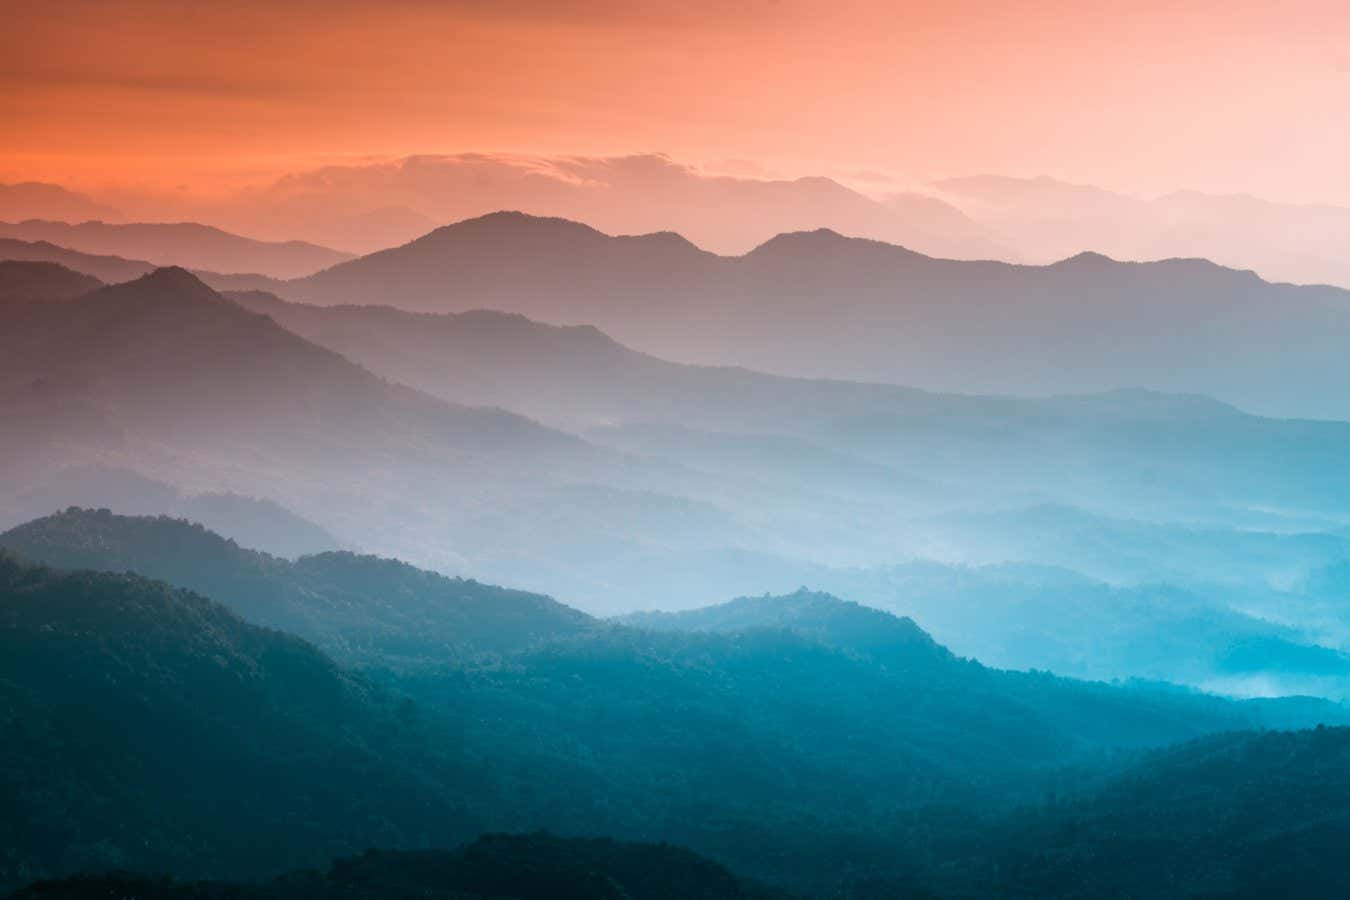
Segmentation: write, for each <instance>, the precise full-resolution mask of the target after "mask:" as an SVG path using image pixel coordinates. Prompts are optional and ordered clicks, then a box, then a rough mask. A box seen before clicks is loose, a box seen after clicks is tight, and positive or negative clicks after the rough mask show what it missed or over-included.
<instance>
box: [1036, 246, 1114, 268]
mask: <svg viewBox="0 0 1350 900" xmlns="http://www.w3.org/2000/svg"><path fill="white" fill-rule="evenodd" d="M1118 262H1119V260H1115V259H1112V258H1111V257H1109V256H1107V255H1106V254H1105V253H1098V252H1097V251H1096V250H1084V251H1082V252H1081V253H1075V254H1074V255H1073V256H1069V257H1065V258H1064V259H1061V260H1060V261H1059V262H1057V263H1053V264H1052V265H1054V266H1064V267H1069V266H1075V267H1083V268H1098V267H1102V266H1110V265H1115V264H1117V263H1118Z"/></svg>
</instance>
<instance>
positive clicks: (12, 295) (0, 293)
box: [0, 246, 103, 306]
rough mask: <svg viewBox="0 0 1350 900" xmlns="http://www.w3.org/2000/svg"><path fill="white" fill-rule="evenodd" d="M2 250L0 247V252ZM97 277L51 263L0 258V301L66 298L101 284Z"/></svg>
mask: <svg viewBox="0 0 1350 900" xmlns="http://www.w3.org/2000/svg"><path fill="white" fill-rule="evenodd" d="M3 253H4V249H3V247H2V246H0V255H3ZM102 284H103V283H102V282H101V281H99V280H98V279H97V278H93V277H90V276H88V275H83V274H81V273H79V272H73V271H71V270H70V269H67V268H66V267H64V266H60V265H57V264H56V263H50V262H28V261H20V260H12V259H0V304H5V305H6V306H14V305H18V304H26V303H34V302H43V301H48V300H69V299H71V298H73V297H78V296H80V295H81V294H87V293H89V292H90V291H92V290H94V289H95V288H98V287H102Z"/></svg>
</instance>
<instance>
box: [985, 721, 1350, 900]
mask: <svg viewBox="0 0 1350 900" xmlns="http://www.w3.org/2000/svg"><path fill="white" fill-rule="evenodd" d="M1348 762H1350V729H1346V728H1318V729H1316V730H1313V731H1302V732H1295V733H1284V732H1258V733H1239V734H1231V735H1216V736H1213V737H1208V738H1202V739H1200V740H1197V741H1195V742H1193V743H1190V744H1186V745H1183V746H1181V747H1178V748H1174V749H1168V750H1164V751H1160V752H1158V753H1156V754H1154V755H1152V756H1150V757H1148V758H1146V759H1144V760H1142V761H1140V763H1139V764H1138V765H1137V766H1136V767H1134V769H1133V770H1132V771H1130V772H1129V773H1127V774H1126V775H1124V776H1122V777H1121V778H1120V779H1119V780H1118V781H1117V782H1115V783H1114V784H1112V785H1110V786H1108V787H1107V788H1106V789H1104V790H1102V791H1101V792H1099V793H1096V794H1094V795H1090V796H1088V797H1086V798H1082V799H1076V800H1073V801H1071V802H1069V803H1066V804H1064V806H1063V807H1062V808H1058V809H1052V810H1047V811H1045V812H1043V813H1041V814H1039V815H1036V816H1031V817H1028V818H1027V820H1022V821H1017V822H1016V823H1015V825H1014V826H1013V827H1011V828H1008V829H1006V830H1005V831H1004V832H1002V833H1000V834H998V835H997V836H987V837H986V840H988V841H990V842H992V843H993V844H995V845H1001V851H1000V852H999V854H998V856H999V858H998V860H997V863H996V864H994V865H996V866H997V874H996V875H994V876H993V880H994V892H995V893H997V895H998V896H1003V897H1064V898H1070V897H1083V898H1086V897H1103V896H1110V897H1129V896H1133V897H1144V896H1162V895H1167V896H1174V897H1215V898H1218V897H1223V898H1258V897H1270V896H1274V895H1280V896H1296V897H1325V898H1331V897H1340V896H1344V895H1345V892H1346V891H1347V890H1350V877H1347V875H1346V872H1345V868H1344V867H1343V866H1341V865H1340V864H1339V859H1340V854H1341V848H1343V847H1344V846H1345V841H1346V839H1347V838H1350V781H1348V780H1347V777H1346V772H1347V771H1350V770H1348V769H1347V763H1348ZM994 865H990V864H987V867H981V868H983V869H984V872H988V871H989V870H990V869H993V868H994ZM967 871H969V870H967Z"/></svg>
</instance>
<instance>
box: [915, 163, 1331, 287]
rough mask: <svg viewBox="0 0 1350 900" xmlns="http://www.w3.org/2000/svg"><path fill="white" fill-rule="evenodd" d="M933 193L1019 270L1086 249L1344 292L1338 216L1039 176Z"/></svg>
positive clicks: (1326, 209) (967, 183)
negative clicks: (1198, 261)
mask: <svg viewBox="0 0 1350 900" xmlns="http://www.w3.org/2000/svg"><path fill="white" fill-rule="evenodd" d="M931 187H932V189H933V190H934V191H935V192H936V193H937V194H938V196H940V197H942V198H943V199H944V200H946V201H947V202H949V203H951V204H953V205H954V206H956V207H958V208H960V209H961V210H963V211H964V212H966V213H967V214H969V215H970V216H971V217H972V218H973V219H975V220H976V221H979V222H980V223H982V224H984V225H985V226H987V227H988V228H989V229H990V231H991V232H993V233H995V234H998V235H999V237H1000V239H1001V240H1002V241H1003V242H1005V243H1006V244H1008V245H1010V246H1012V247H1015V248H1016V249H1017V250H1018V251H1020V252H1021V253H1022V255H1023V258H1025V259H1027V260H1033V261H1051V260H1055V259H1062V258H1063V257H1065V256H1071V255H1073V254H1074V253H1077V252H1079V251H1082V250H1085V249H1093V250H1099V251H1102V252H1103V253H1108V254H1110V255H1112V256H1117V257H1121V258H1125V259H1163V258H1168V257H1176V256H1200V257H1204V258H1206V259H1212V260H1214V261H1215V262H1218V263H1220V264H1222V265H1226V266H1234V267H1238V268H1243V269H1254V270H1256V271H1257V272H1259V273H1260V274H1261V275H1262V276H1263V277H1265V278H1268V279H1271V280H1279V281H1293V282H1297V283H1300V284H1335V285H1339V286H1341V287H1350V266H1347V265H1346V263H1345V261H1344V254H1343V253H1342V250H1341V248H1342V247H1344V246H1345V243H1346V240H1347V239H1350V209H1347V208H1345V207H1337V206H1330V205H1326V204H1295V203H1275V202H1272V201H1269V200H1263V199H1261V198H1258V197H1252V196H1248V195H1218V194H1206V193H1203V192H1200V191H1175V192H1172V193H1168V194H1164V195H1161V196H1158V197H1151V198H1150V197H1138V196H1132V195H1129V194H1121V193H1117V192H1114V191H1108V190H1104V189H1102V188H1097V187H1092V186H1089V185H1075V184H1068V183H1065V182H1062V181H1058V180H1056V179H1053V178H1048V177H1045V176H1042V177H1039V178H1008V177H1003V176H993V175H983V176H974V177H964V178H951V179H946V180H943V181H939V182H936V183H934V184H933V185H931Z"/></svg>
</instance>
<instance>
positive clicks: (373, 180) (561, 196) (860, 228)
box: [231, 153, 1012, 259]
mask: <svg viewBox="0 0 1350 900" xmlns="http://www.w3.org/2000/svg"><path fill="white" fill-rule="evenodd" d="M872 186H873V187H881V188H887V187H889V188H890V189H889V190H887V192H886V193H887V194H888V196H886V197H884V198H882V199H876V198H873V197H870V196H867V195H866V194H864V193H862V192H860V191H858V190H854V189H853V188H850V187H848V186H847V185H845V184H844V183H841V181H839V180H836V179H833V178H827V177H821V176H812V177H803V178H785V177H779V176H774V175H772V174H770V173H764V172H757V173H753V174H749V175H747V174H726V173H722V172H717V171H708V170H701V169H698V168H695V167H693V166H690V165H686V164H683V163H680V162H679V161H677V160H674V159H671V158H669V157H667V156H664V155H662V154H641V155H633V156H622V157H580V156H567V157H521V156H513V155H508V154H494V153H465V154H459V155H454V156H447V155H421V156H412V157H407V158H404V159H400V160H394V161H392V162H379V163H371V164H356V165H346V166H325V167H323V168H319V169H315V170H312V171H308V172H297V173H294V174H290V175H287V176H284V177H283V178H280V179H278V180H277V181H276V182H275V183H273V184H272V185H270V186H268V187H266V188H263V189H261V190H254V191H250V192H249V194H248V195H247V196H246V197H241V198H240V200H241V202H240V203H239V204H237V205H236V209H235V210H234V211H233V212H232V214H231V221H234V222H238V223H239V224H238V226H237V227H240V228H243V229H245V230H246V231H247V232H248V233H250V234H273V235H284V236H288V237H289V236H295V235H303V236H306V237H308V238H309V239H311V240H316V241H319V242H320V243H323V244H327V245H329V246H334V247H343V248H345V249H351V250H357V251H360V252H362V253H369V252H372V251H374V250H379V249H384V248H386V247H392V246H396V245H398V244H402V243H406V242H407V241H408V240H411V239H412V238H414V237H417V236H418V235H421V234H425V233H426V232H427V231H429V230H431V228H433V227H435V226H436V225H438V224H443V223H446V222H455V221H459V220H461V219H465V218H469V217H473V216H480V215H483V214H485V213H490V212H492V211H493V210H498V209H519V210H523V211H525V212H528V213H531V214H533V215H539V216H565V217H567V218H569V219H573V220H576V221H579V222H585V223H586V224H588V225H591V226H594V227H595V228H599V229H601V230H603V231H606V232H609V233H611V234H642V233H646V232H652V231H663V230H673V231H678V232H679V233H680V234H682V235H684V236H686V237H687V238H689V239H690V240H691V241H693V242H694V243H695V244H697V245H698V246H699V247H702V248H704V249H706V250H709V251H712V252H714V253H744V252H745V251H747V250H749V249H750V248H751V247H754V246H755V245H756V244H759V243H762V242H763V241H765V240H767V239H768V238H769V237H772V236H773V234H774V233H775V232H776V231H784V230H795V229H799V228H817V227H821V226H826V227H830V228H835V229H837V230H839V231H841V232H843V233H845V234H852V235H857V236H859V237H868V238H875V239H878V240H886V241H893V242H896V243H902V244H905V245H906V246H911V247H914V248H915V249H918V250H922V251H923V252H926V253H932V254H934V255H938V256H951V257H959V258H963V259H976V258H988V257H1003V256H1005V255H1006V254H1008V253H1010V252H1012V251H1009V250H1008V249H1007V248H1006V247H1005V246H1002V245H1000V244H999V243H998V241H997V239H996V238H995V237H994V236H993V235H992V234H991V233H990V231H989V230H988V229H987V228H985V227H984V226H982V225H981V224H979V223H977V222H975V221H973V220H971V219H970V218H969V217H968V216H966V215H965V214H964V213H962V212H961V211H960V210H959V209H957V208H956V207H955V206H953V205H951V204H950V203H948V202H946V201H944V200H942V199H939V198H938V197H936V196H934V195H933V194H931V193H928V194H917V193H914V192H912V191H902V190H898V189H896V188H897V187H898V186H896V185H891V184H889V183H884V184H874V185H872ZM419 225H420V227H419Z"/></svg>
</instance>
